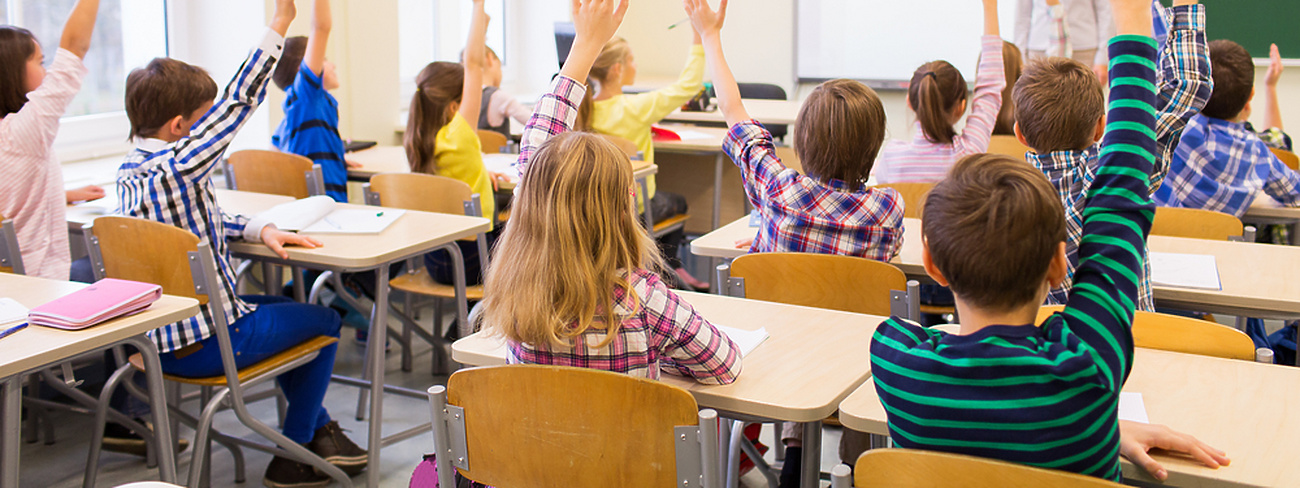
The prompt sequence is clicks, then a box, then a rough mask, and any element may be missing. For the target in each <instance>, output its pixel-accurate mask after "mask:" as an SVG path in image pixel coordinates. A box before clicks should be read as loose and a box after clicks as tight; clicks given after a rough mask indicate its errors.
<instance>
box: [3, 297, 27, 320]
mask: <svg viewBox="0 0 1300 488" xmlns="http://www.w3.org/2000/svg"><path fill="white" fill-rule="evenodd" d="M26 319H27V307H24V306H23V304H21V303H18V302H17V301H15V300H14V299H12V298H0V325H7V324H13V323H17V322H22V321H23V320H26Z"/></svg>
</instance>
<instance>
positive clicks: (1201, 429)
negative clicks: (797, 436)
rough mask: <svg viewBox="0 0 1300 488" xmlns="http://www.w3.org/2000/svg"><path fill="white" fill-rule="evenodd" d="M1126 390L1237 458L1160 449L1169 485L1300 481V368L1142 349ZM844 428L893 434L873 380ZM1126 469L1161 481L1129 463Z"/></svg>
mask: <svg viewBox="0 0 1300 488" xmlns="http://www.w3.org/2000/svg"><path fill="white" fill-rule="evenodd" d="M1136 351H1137V352H1136V356H1135V358H1134V364H1133V371H1132V373H1130V374H1129V377H1128V382H1127V383H1125V385H1124V391H1126V392H1137V393H1141V394H1142V399H1143V403H1145V405H1146V410H1147V415H1148V417H1149V418H1150V420H1151V422H1152V423H1155V424H1164V425H1168V426H1169V427H1171V428H1173V429H1174V430H1177V431H1180V432H1184V433H1187V434H1191V435H1193V436H1195V437H1196V438H1198V439H1200V440H1202V441H1204V442H1206V443H1208V444H1210V445H1211V446H1214V447H1216V448H1219V449H1222V450H1224V451H1226V452H1227V453H1228V457H1230V458H1231V459H1232V464H1231V465H1229V466H1226V467H1222V468H1219V469H1217V470H1215V469H1210V468H1207V467H1204V466H1202V465H1201V464H1200V463H1198V462H1196V461H1194V460H1190V459H1186V458H1182V457H1176V456H1170V455H1162V454H1155V457H1156V459H1157V460H1158V461H1160V463H1161V464H1163V465H1164V466H1165V468H1166V469H1168V471H1169V479H1168V480H1167V481H1166V482H1165V484H1166V485H1168V486H1225V485H1228V486H1285V485H1290V484H1292V483H1295V482H1296V480H1300V463H1296V462H1295V459H1294V456H1295V453H1294V452H1293V451H1294V450H1293V449H1292V447H1295V446H1296V445H1297V442H1298V441H1297V440H1298V439H1300V416H1298V415H1296V412H1294V411H1293V410H1294V407H1295V406H1296V405H1300V389H1297V388H1296V387H1295V385H1297V384H1300V369H1296V368H1293V367H1288V366H1277V365H1272V364H1260V363H1254V362H1250V361H1241V360H1232V359H1220V358H1212V357H1208V356H1196V355H1191V354H1181V353H1176V352H1167V351H1157V350H1153V349H1140V348H1139V349H1137V350H1136ZM840 422H841V423H843V424H844V426H845V427H848V428H851V429H854V430H858V431H862V432H868V433H873V434H881V435H888V434H889V431H888V427H887V426H886V420H885V410H884V407H882V406H881V404H880V400H879V398H878V397H877V396H876V389H875V385H874V383H872V382H871V381H868V382H866V383H865V384H863V385H862V387H861V388H859V389H858V390H857V391H855V392H853V394H852V395H849V397H848V398H847V399H845V400H844V402H843V403H841V404H840ZM1124 476H1125V477H1126V478H1135V479H1140V480H1143V481H1147V482H1155V480H1154V479H1153V478H1151V477H1149V476H1147V475H1146V473H1145V472H1144V471H1142V469H1141V468H1138V467H1137V466H1134V465H1133V464H1131V463H1129V462H1127V461H1125V462H1124Z"/></svg>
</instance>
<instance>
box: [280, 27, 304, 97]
mask: <svg viewBox="0 0 1300 488" xmlns="http://www.w3.org/2000/svg"><path fill="white" fill-rule="evenodd" d="M305 56H307V37H306V36H294V37H290V38H288V39H285V40H284V54H281V55H280V61H279V62H278V63H276V64H275V72H273V73H271V81H274V82H275V86H278V87H280V89H281V90H288V89H289V87H291V86H293V81H294V80H296V79H297V78H298V70H299V69H300V67H301V66H302V59H303V58H304V57H305Z"/></svg>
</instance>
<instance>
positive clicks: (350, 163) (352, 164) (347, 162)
mask: <svg viewBox="0 0 1300 488" xmlns="http://www.w3.org/2000/svg"><path fill="white" fill-rule="evenodd" d="M343 165H344V166H347V168H348V169H357V168H364V167H365V166H366V165H364V164H361V163H358V162H356V161H353V160H351V159H344V160H343Z"/></svg>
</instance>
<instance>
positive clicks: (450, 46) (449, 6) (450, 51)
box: [397, 0, 509, 106]
mask: <svg viewBox="0 0 1300 488" xmlns="http://www.w3.org/2000/svg"><path fill="white" fill-rule="evenodd" d="M397 6H398V8H397V11H398V12H401V15H400V16H399V17H398V21H397V28H398V50H399V53H398V56H399V57H400V61H399V70H400V73H401V77H402V88H403V93H405V94H406V96H404V97H403V106H405V104H406V103H407V102H408V101H409V99H410V95H411V94H414V93H415V76H416V75H418V74H420V70H422V69H424V67H425V66H426V65H428V64H429V63H431V62H433V61H453V62H460V52H461V50H462V49H464V48H465V39H466V38H467V37H468V36H469V21H470V15H471V13H472V12H471V10H470V9H471V7H470V4H469V2H464V1H461V0H398V2H397ZM483 7H484V10H486V11H487V14H488V16H490V17H491V18H492V21H491V23H489V24H488V31H487V46H488V47H490V48H492V50H493V51H495V52H496V53H497V56H499V57H500V58H501V62H502V64H503V65H506V64H508V63H509V57H508V55H507V53H506V22H507V20H506V1H505V0H487V1H486V2H485V3H484V5H483Z"/></svg>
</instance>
